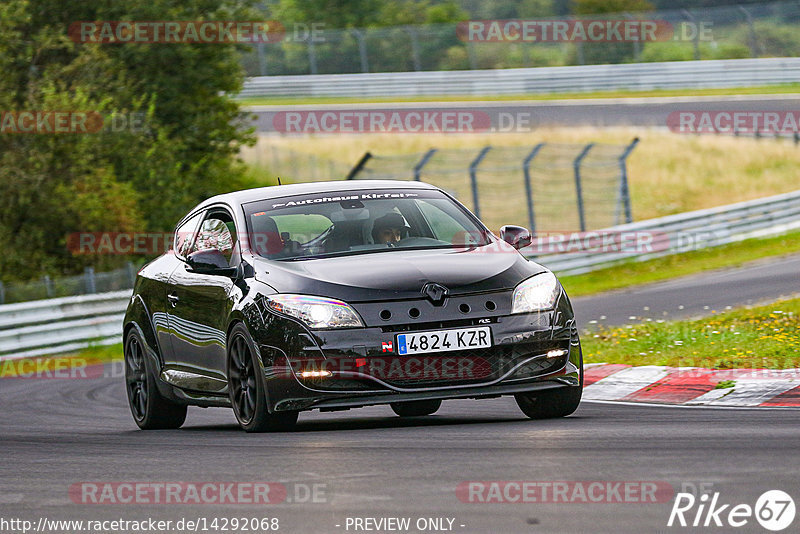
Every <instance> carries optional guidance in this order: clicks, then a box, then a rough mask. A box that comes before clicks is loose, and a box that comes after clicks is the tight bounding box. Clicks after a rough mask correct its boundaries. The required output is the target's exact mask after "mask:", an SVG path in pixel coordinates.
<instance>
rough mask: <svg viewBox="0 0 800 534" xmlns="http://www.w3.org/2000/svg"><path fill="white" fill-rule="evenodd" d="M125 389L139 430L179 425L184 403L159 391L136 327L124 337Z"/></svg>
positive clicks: (183, 419)
mask: <svg viewBox="0 0 800 534" xmlns="http://www.w3.org/2000/svg"><path fill="white" fill-rule="evenodd" d="M124 353H125V386H126V387H125V389H126V391H127V393H128V405H129V406H130V409H131V414H132V415H133V420H134V421H136V424H137V425H138V426H139V428H141V429H142V430H155V429H166V428H180V427H181V425H183V423H184V422H185V421H186V405H185V404H176V403H174V402H172V401H170V400H169V399H165V398H164V397H162V396H161V394H160V393H159V391H158V386H157V385H156V379H155V375H156V372H155V369H153V363H152V361H151V360H150V358H149V357H148V356H147V354H146V353H145V344H144V341H143V340H142V337H141V336H140V335H139V332H138V330H136V329H135V328H134V329H132V330H131V331H130V332H128V335H127V336H126V337H125V350H124Z"/></svg>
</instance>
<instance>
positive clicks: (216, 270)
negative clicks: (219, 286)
mask: <svg viewBox="0 0 800 534" xmlns="http://www.w3.org/2000/svg"><path fill="white" fill-rule="evenodd" d="M186 263H187V264H188V265H189V269H190V270H191V271H192V272H195V273H198V274H216V275H220V276H235V275H236V273H237V272H238V271H239V269H237V268H236V267H231V266H230V265H228V260H227V259H225V256H224V255H223V254H222V252H220V251H219V250H217V249H215V248H209V249H206V250H198V251H197V252H192V253H191V254H189V255H188V256H187V257H186Z"/></svg>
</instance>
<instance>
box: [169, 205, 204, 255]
mask: <svg viewBox="0 0 800 534" xmlns="http://www.w3.org/2000/svg"><path fill="white" fill-rule="evenodd" d="M202 215H203V213H202V212H200V213H198V214H197V215H195V216H194V217H192V218H190V219H189V220H187V221H186V222H185V223H183V224H182V225H181V226H180V227H179V228H178V229H177V230H175V244H174V247H175V254H177V255H178V256H179V257H181V258H185V257H186V254H188V251H189V247H191V246H192V243H193V242H194V235H195V230H196V229H197V223H198V222H200V217H201V216H202Z"/></svg>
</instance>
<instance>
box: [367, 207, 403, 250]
mask: <svg viewBox="0 0 800 534" xmlns="http://www.w3.org/2000/svg"><path fill="white" fill-rule="evenodd" d="M408 230H409V227H408V225H407V224H406V220H405V219H404V218H403V216H402V215H400V214H399V213H393V212H392V213H387V214H386V215H384V216H383V217H378V218H377V219H375V223H374V224H373V225H372V240H373V241H374V242H375V243H377V244H383V245H390V246H391V245H393V244H395V243H397V242H398V241H400V240H401V239H405V238H406V237H408Z"/></svg>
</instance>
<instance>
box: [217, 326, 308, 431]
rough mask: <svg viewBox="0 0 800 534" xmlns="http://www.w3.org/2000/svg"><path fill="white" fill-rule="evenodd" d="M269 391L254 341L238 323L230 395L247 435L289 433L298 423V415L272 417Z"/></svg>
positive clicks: (230, 368)
mask: <svg viewBox="0 0 800 534" xmlns="http://www.w3.org/2000/svg"><path fill="white" fill-rule="evenodd" d="M266 390H267V388H266V384H265V383H264V373H263V372H262V371H261V366H260V365H259V364H258V361H257V360H256V350H255V344H254V343H253V338H252V337H251V336H250V332H248V331H247V328H246V327H245V326H244V325H243V324H242V323H239V324H237V325H236V326H234V327H233V330H232V331H231V335H230V338H229V339H228V393H229V395H230V399H231V404H232V405H233V413H234V415H236V420H237V421H238V422H239V426H241V427H242V429H243V430H244V431H245V432H270V431H279V430H290V429H291V428H292V427H293V426H294V424H295V423H296V422H297V415H298V412H296V411H291V412H275V413H269V409H268V408H267V394H266Z"/></svg>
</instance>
